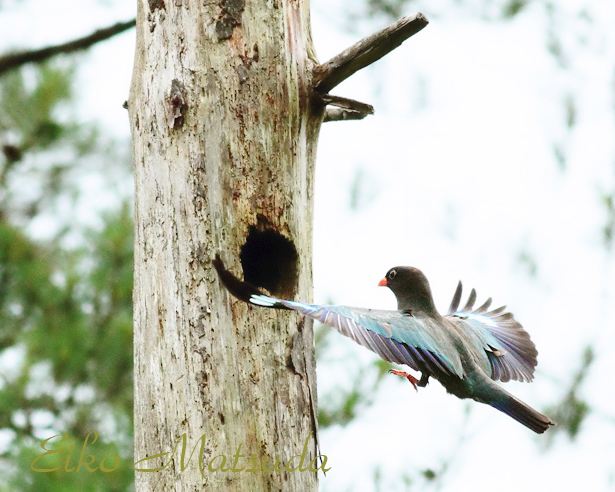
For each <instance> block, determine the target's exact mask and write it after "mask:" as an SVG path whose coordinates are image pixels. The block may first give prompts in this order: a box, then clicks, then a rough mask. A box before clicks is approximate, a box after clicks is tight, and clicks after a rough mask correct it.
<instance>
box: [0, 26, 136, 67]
mask: <svg viewBox="0 0 615 492" xmlns="http://www.w3.org/2000/svg"><path fill="white" fill-rule="evenodd" d="M135 23H136V20H135V19H132V20H129V21H126V22H118V23H116V24H113V25H112V26H109V27H106V28H104V29H98V30H97V31H94V32H93V33H92V34H90V35H88V36H85V37H83V38H79V39H75V40H74V41H70V42H68V43H63V44H58V45H55V46H48V47H47V48H41V49H38V50H29V51H22V52H20V53H11V54H8V55H4V56H2V57H0V75H2V74H3V73H5V72H8V71H9V70H14V69H16V68H19V67H21V66H23V65H25V64H27V63H40V62H43V61H45V60H47V59H49V58H51V57H53V56H56V55H59V54H61V53H73V52H75V51H79V50H84V49H87V48H89V47H90V46H92V45H94V44H96V43H98V42H100V41H104V40H105V39H109V38H111V37H113V36H115V35H116V34H119V33H121V32H124V31H126V30H128V29H130V28H131V27H134V26H135Z"/></svg>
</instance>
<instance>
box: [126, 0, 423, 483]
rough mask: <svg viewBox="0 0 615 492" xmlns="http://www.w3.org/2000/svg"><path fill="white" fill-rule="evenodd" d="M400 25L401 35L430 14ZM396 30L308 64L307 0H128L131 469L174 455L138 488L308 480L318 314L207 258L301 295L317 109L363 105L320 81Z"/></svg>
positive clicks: (344, 112) (331, 78) (340, 114)
mask: <svg viewBox="0 0 615 492" xmlns="http://www.w3.org/2000/svg"><path fill="white" fill-rule="evenodd" d="M417 19H418V21H417ZM402 21H404V25H405V26H408V25H412V26H414V27H413V28H412V29H408V28H407V27H406V28H405V29H406V31H405V34H404V36H405V37H404V38H403V39H405V38H407V37H408V36H409V35H411V34H413V33H414V32H416V31H417V30H418V28H417V26H419V25H420V27H422V26H424V25H425V24H426V20H425V19H424V18H423V17H422V16H418V17H415V18H414V19H405V20H403V19H402ZM402 21H400V22H402ZM420 27H419V28H420ZM389 29H391V28H389ZM396 29H397V30H399V27H398V28H396ZM412 30H414V31H413V32H410V31H412ZM391 32H393V31H391ZM391 32H387V33H386V35H385V37H388V39H389V41H390V42H389V47H388V48H386V47H385V48H384V49H382V48H380V49H379V48H378V46H379V45H378V42H377V41H378V40H372V41H371V44H370V45H369V46H368V47H367V48H369V49H367V48H366V46H360V43H359V44H357V45H356V46H355V47H353V48H352V49H354V51H351V50H352V49H351V50H347V52H344V53H342V55H340V56H339V57H336V58H335V59H333V60H331V61H330V62H329V64H324V65H322V66H318V65H317V63H316V60H315V56H314V55H313V50H312V43H311V37H310V27H309V3H308V2H307V1H299V0H256V1H253V2H245V1H244V0H221V1H218V2H196V1H193V0H174V1H171V0H139V2H138V17H137V51H136V57H135V67H134V73H133V81H132V87H131V92H130V98H129V101H128V109H129V113H130V121H131V128H132V134H133V142H134V162H135V164H134V167H135V193H136V197H135V222H136V223H135V231H136V234H135V287H134V319H135V337H134V352H135V459H137V460H143V461H142V462H141V463H139V464H137V465H135V468H136V469H138V470H139V469H140V470H143V469H149V470H152V469H158V468H161V467H163V466H165V465H167V464H168V463H169V462H170V460H171V458H174V459H173V462H172V463H170V464H169V465H168V466H167V467H166V468H164V469H162V470H159V471H157V472H151V473H147V472H142V471H137V472H136V490H137V491H150V490H157V491H163V490H174V491H175V490H224V491H226V490H234V491H259V490H289V491H290V490H297V491H308V490H316V489H317V483H318V482H317V474H316V473H314V472H313V471H310V469H309V464H310V462H311V461H312V459H313V458H315V456H316V455H317V454H318V452H317V451H316V449H317V444H316V440H315V438H316V436H317V421H316V385H315V383H316V377H315V370H314V353H313V352H314V344H313V332H312V326H311V324H310V323H308V322H304V320H302V319H300V318H298V317H297V316H296V315H294V314H292V313H285V312H274V311H268V310H254V309H250V308H249V307H248V306H247V305H245V304H243V303H239V302H235V300H234V299H231V298H230V297H229V295H228V293H227V292H226V290H225V289H224V288H223V287H222V286H221V285H220V283H219V281H218V279H217V276H216V274H215V272H214V270H213V268H212V264H211V262H212V259H213V258H214V256H215V254H216V252H221V253H222V256H223V257H224V259H225V260H226V262H227V266H228V267H230V268H231V269H233V270H235V271H239V270H243V272H244V277H245V279H246V280H248V281H249V282H251V283H253V284H254V285H256V286H259V287H264V288H266V289H268V290H269V291H270V292H272V293H273V294H275V295H278V296H283V297H287V298H297V299H301V300H310V299H311V292H312V284H311V278H312V275H311V268H312V263H311V257H312V253H311V247H312V180H313V174H314V157H315V149H316V143H317V138H318V131H319V128H320V124H321V122H322V121H323V118H324V117H325V107H326V105H327V104H335V105H337V106H338V108H341V109H338V110H335V111H329V112H328V113H327V115H326V117H327V119H331V120H333V119H348V118H355V119H356V118H358V117H363V116H365V115H366V114H369V113H370V112H371V107H370V106H369V105H365V104H362V103H358V102H357V101H351V100H348V99H344V98H339V97H335V96H330V95H328V91H329V90H330V89H331V88H332V87H334V86H335V85H337V84H338V83H339V82H341V80H343V79H344V78H346V77H348V76H349V75H351V74H352V73H354V72H355V71H356V70H358V69H360V68H362V67H364V66H366V65H367V64H369V63H371V62H373V61H374V60H375V59H377V58H379V57H380V56H383V55H384V54H385V53H386V52H388V51H390V50H391V49H393V48H394V47H395V46H396V45H398V44H401V41H403V39H401V40H399V39H397V38H394V36H392V35H391ZM395 32H397V31H395ZM383 33H384V31H383ZM380 35H381V36H382V35H383V34H382V33H380ZM367 39H368V40H369V39H370V38H367ZM395 43H397V44H395ZM385 44H386V43H385ZM366 53H367V54H366ZM239 260H241V264H240V261H239ZM184 435H185V438H186V451H185V459H184V463H183V464H182V457H181V455H182V453H181V450H182V436H184ZM178 440H179V445H178V447H177V449H176V450H175V453H174V454H172V453H173V450H174V447H175V445H176V443H177V442H178ZM306 442H307V445H306ZM305 445H306V446H307V447H306V448H305V450H306V451H304V446H305ZM195 446H196V449H195V451H194V456H193V457H192V460H190V461H188V460H189V457H190V455H191V453H192V451H193V448H195ZM200 452H202V462H201V467H199V463H198V458H197V457H198V456H199V453H200ZM161 453H168V454H166V455H163V456H158V457H157V458H153V459H151V460H148V459H146V458H148V457H152V456H154V455H160V454H161ZM302 454H304V455H305V459H304V460H303V462H302V463H301V459H300V458H295V459H294V460H292V461H291V459H292V457H293V456H301V455H302ZM276 458H277V459H278V461H277V464H276ZM299 466H301V468H299V469H296V470H295V468H297V467H299ZM319 466H320V467H321V468H322V462H320V461H313V462H312V469H314V468H318V467H319ZM325 466H327V467H328V466H331V464H330V463H329V464H326V465H325ZM272 467H273V470H270V469H271V468H272ZM200 468H201V469H200ZM276 469H277V471H276ZM240 470H242V471H240Z"/></svg>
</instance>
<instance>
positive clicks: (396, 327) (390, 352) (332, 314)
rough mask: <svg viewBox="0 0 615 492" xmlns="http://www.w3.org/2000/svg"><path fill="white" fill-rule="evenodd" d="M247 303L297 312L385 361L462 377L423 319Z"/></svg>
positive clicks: (440, 334)
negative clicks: (329, 327) (329, 328)
mask: <svg viewBox="0 0 615 492" xmlns="http://www.w3.org/2000/svg"><path fill="white" fill-rule="evenodd" d="M248 302H250V303H251V304H255V305H257V306H264V307H271V308H278V309H292V310H295V311H298V312H300V313H301V314H303V315H304V316H309V317H310V318H313V319H315V320H318V321H320V322H321V323H323V324H325V325H328V326H331V327H333V328H335V329H336V330H337V331H339V332H340V333H341V334H342V335H344V336H347V337H348V338H351V339H352V340H354V341H355V342H357V343H358V344H360V345H363V346H364V347H366V348H368V349H369V350H371V351H373V352H375V353H376V354H378V355H379V356H380V357H381V358H382V359H384V360H386V361H389V362H393V363H396V364H405V365H408V366H410V367H411V368H412V369H414V370H416V371H428V372H429V373H431V374H440V373H444V374H447V375H453V376H457V377H460V378H462V377H463V376H464V373H463V369H462V367H461V360H460V358H459V354H458V352H457V351H456V350H455V348H454V346H453V345H452V343H451V342H450V339H449V337H448V335H447V333H445V331H444V328H443V327H442V326H440V325H439V324H438V323H435V322H432V321H431V320H429V319H427V318H420V317H415V316H411V315H408V314H405V313H403V312H401V311H382V310H376V309H362V308H353V307H346V306H322V305H317V304H306V303H302V302H294V301H286V300H283V299H275V298H273V297H269V296H266V295H262V294H260V295H255V294H252V295H251V296H250V298H249V300H248Z"/></svg>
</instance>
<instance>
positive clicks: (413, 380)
mask: <svg viewBox="0 0 615 492" xmlns="http://www.w3.org/2000/svg"><path fill="white" fill-rule="evenodd" d="M389 372H390V373H391V374H395V375H396V376H400V377H402V378H406V379H407V380H408V381H410V384H412V386H414V389H415V390H417V391H418V390H419V389H418V388H417V386H416V384H417V383H418V382H419V380H418V379H416V378H415V377H414V376H413V375H412V374H408V373H407V372H404V371H398V370H397V369H391V370H390V371H389Z"/></svg>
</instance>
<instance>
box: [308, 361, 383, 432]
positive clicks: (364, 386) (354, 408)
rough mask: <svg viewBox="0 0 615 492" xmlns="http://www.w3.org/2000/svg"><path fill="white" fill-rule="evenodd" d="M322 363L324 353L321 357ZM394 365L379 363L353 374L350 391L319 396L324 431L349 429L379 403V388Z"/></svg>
mask: <svg viewBox="0 0 615 492" xmlns="http://www.w3.org/2000/svg"><path fill="white" fill-rule="evenodd" d="M317 355H318V357H319V359H321V358H322V353H318V354H317ZM390 369H391V364H389V363H388V362H386V361H384V360H381V359H377V360H374V361H373V362H371V363H370V364H367V365H362V366H359V367H358V368H357V369H355V370H353V371H352V378H353V380H352V383H351V385H350V387H336V388H335V389H334V390H332V391H330V392H328V393H325V394H324V395H323V396H319V400H320V402H319V408H318V425H319V427H320V428H326V427H330V426H332V425H341V426H345V425H347V424H349V423H350V422H352V420H354V419H355V417H356V416H357V415H358V414H359V413H360V412H362V411H364V410H365V409H366V408H367V407H369V406H370V405H371V404H372V403H373V402H374V400H375V398H376V395H377V391H378V388H379V387H380V383H381V382H382V380H383V378H384V376H385V375H387V374H388V371H389V370H390Z"/></svg>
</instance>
